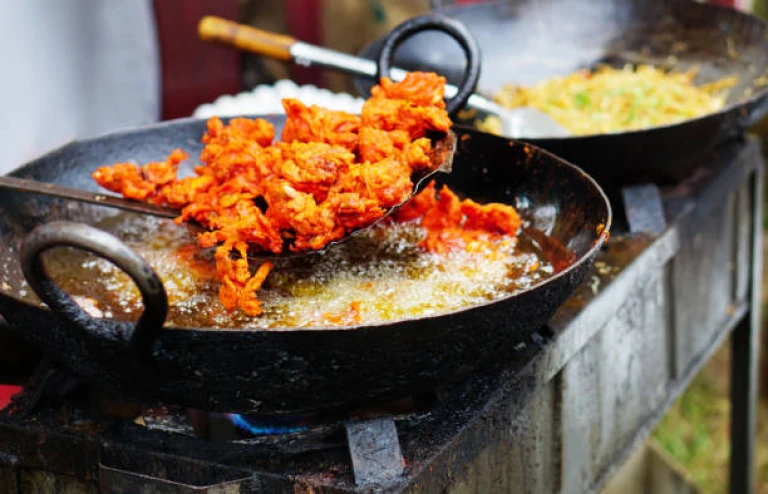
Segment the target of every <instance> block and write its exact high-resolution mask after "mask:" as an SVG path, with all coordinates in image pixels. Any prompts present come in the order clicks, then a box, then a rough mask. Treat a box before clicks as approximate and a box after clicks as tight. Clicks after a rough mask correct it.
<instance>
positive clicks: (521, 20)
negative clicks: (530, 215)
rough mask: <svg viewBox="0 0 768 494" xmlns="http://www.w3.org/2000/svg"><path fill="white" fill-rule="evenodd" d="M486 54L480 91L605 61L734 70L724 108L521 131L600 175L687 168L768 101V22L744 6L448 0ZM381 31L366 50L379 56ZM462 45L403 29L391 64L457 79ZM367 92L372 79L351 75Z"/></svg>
mask: <svg viewBox="0 0 768 494" xmlns="http://www.w3.org/2000/svg"><path fill="white" fill-rule="evenodd" d="M441 13H442V14H445V15H447V16H448V17H450V18H453V19H456V20H459V21H461V22H462V23H463V24H464V25H465V26H466V27H467V28H468V29H469V31H470V32H471V33H472V34H473V35H474V37H475V38H476V40H477V41H478V44H479V45H480V50H481V54H482V72H481V74H480V80H479V83H478V91H479V92H481V93H486V94H493V93H494V92H496V91H498V90H499V89H500V88H501V87H502V86H503V85H504V84H506V83H517V84H526V85H530V84H533V83H536V82H538V81H540V80H542V79H545V78H548V77H551V76H554V75H563V74H568V73H571V72H574V71H576V70H579V69H584V68H592V67H594V66H596V65H597V64H602V63H608V64H611V65H614V66H621V65H624V64H625V63H627V62H630V63H634V64H638V63H648V64H653V65H656V66H663V67H666V68H669V69H680V70H685V69H688V68H690V67H691V66H694V65H696V66H698V67H699V69H700V72H699V77H698V78H697V82H709V81H713V80H717V79H719V78H722V77H725V76H729V75H737V76H738V78H739V83H738V85H737V86H736V87H735V88H733V89H732V90H731V92H730V95H729V98H728V105H727V107H726V108H725V109H723V110H722V111H719V112H717V113H713V114H710V115H706V116H704V117H701V118H696V119H691V120H687V121H684V122H681V123H678V124H673V125H667V126H663V127H655V128H651V129H647V130H639V131H632V132H620V133H614V134H601V135H593V136H585V137H565V138H552V139H525V140H526V141H528V142H531V143H533V144H536V145H538V146H541V147H543V148H545V149H547V150H549V151H552V152H554V153H555V154H557V155H559V156H562V157H564V158H566V159H568V160H570V161H572V162H574V163H576V164H578V165H579V166H581V167H583V168H584V169H585V170H586V171H587V172H589V173H590V174H591V175H592V176H593V177H594V178H595V179H597V180H598V181H599V182H600V183H601V184H605V185H613V184H619V185H623V184H626V183H630V182H640V181H645V180H650V181H657V182H665V181H675V180H679V179H681V178H683V177H685V176H686V175H687V174H688V173H690V171H691V170H692V169H693V168H694V167H696V166H697V165H699V164H700V161H701V158H702V157H703V156H705V155H706V153H707V152H708V151H710V150H711V149H712V147H713V146H715V145H717V144H718V143H721V142H722V141H724V140H727V139H731V138H734V137H738V136H741V135H742V134H743V133H744V131H745V129H747V128H748V127H749V126H750V125H752V124H754V123H755V122H756V121H757V120H758V119H759V118H760V117H761V116H762V115H764V114H765V112H766V110H768V98H766V97H767V96H768V86H767V85H766V84H768V79H766V76H767V75H768V38H767V37H766V24H765V23H764V22H762V21H761V20H759V19H757V18H754V17H751V16H749V15H746V14H743V13H740V12H737V11H735V10H731V9H726V8H722V7H718V6H714V5H709V4H701V3H697V2H690V1H681V0H671V1H670V0H583V1H575V0H514V1H505V2H490V3H481V4H475V5H465V6H457V7H448V8H444V9H442V10H441ZM381 43H382V40H378V41H376V42H374V43H372V44H371V45H369V46H368V47H366V48H364V49H363V51H362V55H363V56H365V57H367V58H372V59H377V58H378V55H379V53H380V51H381V50H380V47H381ZM463 61H464V57H463V56H462V51H461V50H460V49H459V48H458V46H456V45H455V44H454V43H452V42H451V41H449V40H447V38H446V37H445V35H443V34H441V33H436V32H420V33H418V34H416V35H413V36H412V37H410V38H408V39H406V40H405V41H403V42H402V44H401V45H400V48H399V49H398V51H397V52H396V54H395V58H394V61H393V64H394V65H398V66H402V67H405V68H408V69H412V70H413V69H422V70H428V69H433V70H436V71H438V72H440V73H441V74H444V75H446V76H448V78H449V80H450V81H457V80H461V73H462V70H463ZM356 83H357V85H358V89H360V91H361V92H362V93H364V94H367V92H368V89H369V88H370V82H369V81H366V80H358V81H356Z"/></svg>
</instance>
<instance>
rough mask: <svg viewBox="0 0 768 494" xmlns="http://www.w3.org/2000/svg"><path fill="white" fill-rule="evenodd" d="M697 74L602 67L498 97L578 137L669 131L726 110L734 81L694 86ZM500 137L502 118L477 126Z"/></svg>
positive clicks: (505, 90) (507, 91) (642, 67)
mask: <svg viewBox="0 0 768 494" xmlns="http://www.w3.org/2000/svg"><path fill="white" fill-rule="evenodd" d="M695 76H696V69H691V70H689V71H688V72H684V73H672V72H664V71H663V70H661V69H658V68H656V67H652V66H650V65H639V66H637V67H636V68H635V67H634V66H631V65H627V66H625V67H624V68H622V69H614V68H611V67H600V68H598V69H597V70H596V71H595V72H588V71H581V72H576V73H574V74H571V75H567V76H563V77H554V78H552V79H548V80H545V81H542V82H540V83H539V84H537V85H535V86H533V87H530V88H525V87H519V86H513V85H508V86H506V87H504V88H503V89H502V90H501V91H500V92H499V93H498V94H497V95H496V97H495V99H496V101H497V102H498V103H500V104H501V105H503V106H506V107H510V108H514V107H518V106H528V107H533V108H538V109H540V110H542V111H543V112H545V113H547V114H549V115H550V116H551V117H552V118H554V119H555V120H557V121H558V122H559V123H560V124H561V125H563V126H564V127H565V128H566V129H568V130H569V131H570V132H571V133H572V134H573V135H589V134H604V133H610V132H618V131H625V130H637V129H644V128H648V127H655V126H659V125H666V124H671V123H675V122H679V121H681V120H687V119H690V118H696V117H700V116H703V115H706V114H708V113H712V112H715V111H718V110H720V109H721V108H723V107H724V106H725V101H726V98H727V89H728V88H730V87H732V86H734V85H735V84H736V82H737V78H736V77H735V76H732V77H726V78H724V79H721V80H719V81H716V82H712V83H709V84H704V85H701V86H695V85H694V84H693V79H694V77H695ZM477 126H478V128H480V130H485V131H487V132H493V133H497V134H498V133H500V130H501V125H500V122H499V121H498V119H497V118H495V117H489V118H488V119H486V120H485V121H484V122H478V123H477Z"/></svg>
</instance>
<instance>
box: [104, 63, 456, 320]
mask: <svg viewBox="0 0 768 494" xmlns="http://www.w3.org/2000/svg"><path fill="white" fill-rule="evenodd" d="M444 88H445V79H444V78H442V77H440V76H438V75H436V74H432V73H410V74H408V75H407V77H406V78H405V79H404V80H403V81H401V82H392V81H390V80H389V79H386V78H384V79H382V81H381V84H380V85H379V86H376V87H374V88H373V90H372V92H371V93H372V94H371V97H370V98H369V99H368V100H367V101H366V103H365V104H364V106H363V109H362V113H361V116H360V117H358V116H356V115H351V114H347V113H344V112H338V111H331V110H327V109H323V108H319V107H317V106H312V107H307V106H305V105H304V104H302V103H301V102H300V101H298V100H292V99H287V100H284V101H283V106H284V108H285V111H286V115H287V121H286V124H285V127H284V129H283V133H282V136H281V137H282V142H273V141H274V138H275V130H274V128H273V127H272V125H271V124H270V123H269V122H267V121H266V120H263V119H255V120H251V119H245V118H236V119H232V120H231V121H230V122H229V124H228V125H224V123H223V122H222V121H221V120H220V119H218V118H216V117H214V118H211V119H210V120H209V121H208V126H207V131H206V133H205V135H204V136H203V138H202V142H203V143H205V148H204V149H203V151H202V153H201V155H200V161H201V162H202V163H203V164H202V165H201V166H198V167H196V168H195V174H196V175H195V176H192V177H186V178H182V179H177V169H178V164H179V163H180V162H181V161H183V160H184V159H186V155H184V153H183V152H182V151H181V150H175V151H174V152H173V153H171V155H170V156H169V157H168V159H167V160H166V161H164V162H161V163H150V164H148V165H145V166H143V167H138V166H136V165H133V164H126V163H123V164H116V165H112V166H106V167H102V168H99V169H98V170H96V172H95V173H94V174H93V178H94V179H95V180H96V181H97V182H98V183H99V184H100V185H102V186H103V187H105V188H107V189H109V190H112V191H114V192H118V193H120V194H122V195H123V196H125V197H127V198H132V199H137V200H141V201H148V202H153V203H156V204H164V205H168V206H172V207H177V208H179V209H180V210H181V214H180V216H179V217H178V218H177V219H176V221H177V222H179V223H181V222H184V221H195V222H197V223H199V224H200V225H202V226H203V227H205V228H206V229H207V230H208V231H206V232H204V233H201V234H200V235H199V236H198V241H199V243H200V245H201V246H203V247H213V246H216V256H215V258H216V269H217V273H218V275H219V276H220V278H221V280H222V285H221V289H220V292H219V298H220V300H221V302H222V304H223V305H224V306H225V307H226V308H227V309H230V310H231V309H234V308H236V307H239V308H241V309H242V310H243V311H245V312H246V313H248V314H251V315H258V314H260V313H261V307H260V304H259V301H258V298H257V297H256V291H257V290H258V289H259V288H260V286H261V284H262V283H263V282H264V280H265V279H266V277H267V275H268V274H269V270H270V269H271V267H272V266H271V264H270V263H268V262H265V263H262V264H261V265H260V266H259V267H258V268H257V269H255V271H254V270H253V269H252V268H253V267H252V266H250V265H249V263H248V254H249V253H265V254H270V253H273V254H279V253H281V252H283V251H284V249H286V248H288V249H290V250H292V251H297V252H299V251H310V250H319V249H322V248H323V247H325V246H326V245H328V243H330V242H333V241H335V240H338V239H340V238H342V237H343V236H344V235H346V234H347V233H349V232H350V231H352V230H355V229H358V228H361V227H365V226H368V225H370V224H371V223H373V222H374V221H376V220H378V219H380V218H381V217H382V216H383V215H384V213H385V212H386V209H387V208H390V207H392V206H395V205H397V204H399V203H401V202H402V201H404V200H405V199H407V198H408V196H409V195H410V194H411V192H412V191H413V182H412V181H411V176H412V174H413V173H414V171H420V170H424V169H429V168H430V167H432V166H437V165H438V163H431V162H430V160H429V158H428V153H429V151H430V149H431V141H430V139H428V138H427V135H428V134H429V133H445V132H447V131H448V130H449V129H450V126H451V121H450V118H449V117H448V114H447V113H446V111H445V103H444V98H443V97H444Z"/></svg>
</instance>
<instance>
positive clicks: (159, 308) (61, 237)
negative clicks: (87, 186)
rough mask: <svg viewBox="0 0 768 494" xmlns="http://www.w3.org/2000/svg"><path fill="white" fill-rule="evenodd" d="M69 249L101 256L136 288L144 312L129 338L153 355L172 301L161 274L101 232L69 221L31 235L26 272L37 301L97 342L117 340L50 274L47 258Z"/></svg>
mask: <svg viewBox="0 0 768 494" xmlns="http://www.w3.org/2000/svg"><path fill="white" fill-rule="evenodd" d="M58 246H67V247H75V248H77V249H82V250H85V251H87V252H91V253H93V254H96V255H98V256H100V257H102V258H104V259H106V260H107V261H109V262H111V263H112V264H114V265H115V266H117V267H118V268H120V269H121V270H123V271H125V272H126V273H127V274H128V276H130V277H131V279H133V281H134V283H136V285H137V287H138V288H139V291H140V292H141V298H142V302H143V304H144V311H143V312H142V314H141V316H140V317H139V319H138V321H137V322H136V324H135V326H134V327H133V330H132V331H131V332H130V334H128V335H127V337H125V339H126V340H127V341H128V343H129V344H131V345H132V346H133V347H134V349H135V350H137V351H138V352H142V353H143V352H144V351H147V350H149V346H150V344H151V343H152V341H154V339H155V337H156V336H157V334H158V332H159V331H160V330H161V329H162V327H163V323H164V322H165V318H166V316H167V315H168V297H167V295H166V293H165V288H164V287H163V283H162V282H161V281H160V278H159V277H158V276H157V273H155V271H154V270H153V269H152V267H151V266H150V265H149V264H147V262H146V261H145V260H144V259H142V258H141V256H139V255H138V254H137V253H136V252H134V251H132V250H131V249H129V248H128V246H126V245H125V244H124V243H123V242H122V241H121V240H120V239H118V238H117V237H115V236H114V235H111V234H109V233H106V232H104V231H102V230H99V229H97V228H94V227H91V226H88V225H85V224H82V223H74V222H69V221H54V222H50V223H46V224H44V225H41V226H39V227H37V228H35V229H34V230H32V231H31V232H30V233H29V234H28V235H27V236H26V238H25V239H24V242H23V243H22V245H21V267H22V270H23V271H24V276H25V277H26V279H27V282H28V283H29V285H30V286H31V287H32V289H33V290H34V291H35V293H36V294H37V296H38V297H40V299H41V300H42V301H43V302H45V303H46V304H47V305H48V307H49V308H50V309H51V310H52V311H53V312H54V313H56V314H57V315H58V316H59V317H61V318H63V319H65V320H67V321H68V322H71V323H73V324H74V325H75V326H76V327H78V328H81V329H83V330H84V331H86V332H87V333H89V334H90V335H92V336H94V337H97V338H109V337H114V336H113V335H111V334H110V333H108V332H107V331H105V329H104V324H103V322H102V321H99V320H98V319H95V318H93V317H91V316H90V315H88V314H87V313H86V312H85V311H84V310H83V309H81V308H80V306H78V305H77V303H76V302H75V301H74V300H72V297H70V296H69V295H68V294H67V293H66V292H65V291H64V290H62V289H61V287H59V285H57V284H56V282H54V281H53V280H52V279H51V277H50V276H49V275H48V273H47V272H46V269H45V266H44V264H43V259H42V254H43V252H45V251H47V250H49V249H52V248H53V247H58Z"/></svg>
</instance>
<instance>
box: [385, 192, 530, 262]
mask: <svg viewBox="0 0 768 494" xmlns="http://www.w3.org/2000/svg"><path fill="white" fill-rule="evenodd" d="M395 219H396V220H397V221H413V220H417V219H418V220H419V222H420V224H421V226H423V227H424V229H425V230H426V236H425V237H424V239H423V240H422V242H421V246H422V247H424V248H425V249H427V250H429V251H431V252H437V253H444V252H447V251H450V250H452V249H456V248H464V249H467V250H472V249H477V248H480V246H481V244H482V245H487V244H488V243H491V242H493V241H494V240H496V239H499V238H502V237H506V238H514V237H515V236H516V235H517V233H518V231H519V230H520V226H521V224H522V222H521V220H520V216H518V214H517V211H516V210H515V208H514V207H512V206H510V205H508V204H500V203H489V204H478V203H476V202H474V201H473V200H471V199H464V200H463V201H462V200H459V198H458V196H457V195H456V194H455V193H453V191H451V190H450V189H449V188H448V187H446V186H443V187H442V188H441V189H440V192H439V194H436V193H435V182H434V181H431V182H430V183H429V184H428V185H427V186H426V187H425V188H424V190H422V191H421V192H420V193H419V194H417V195H416V197H414V198H413V200H411V201H410V202H409V203H408V204H406V205H405V206H403V207H402V208H401V209H399V210H398V212H397V214H396V215H395Z"/></svg>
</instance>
